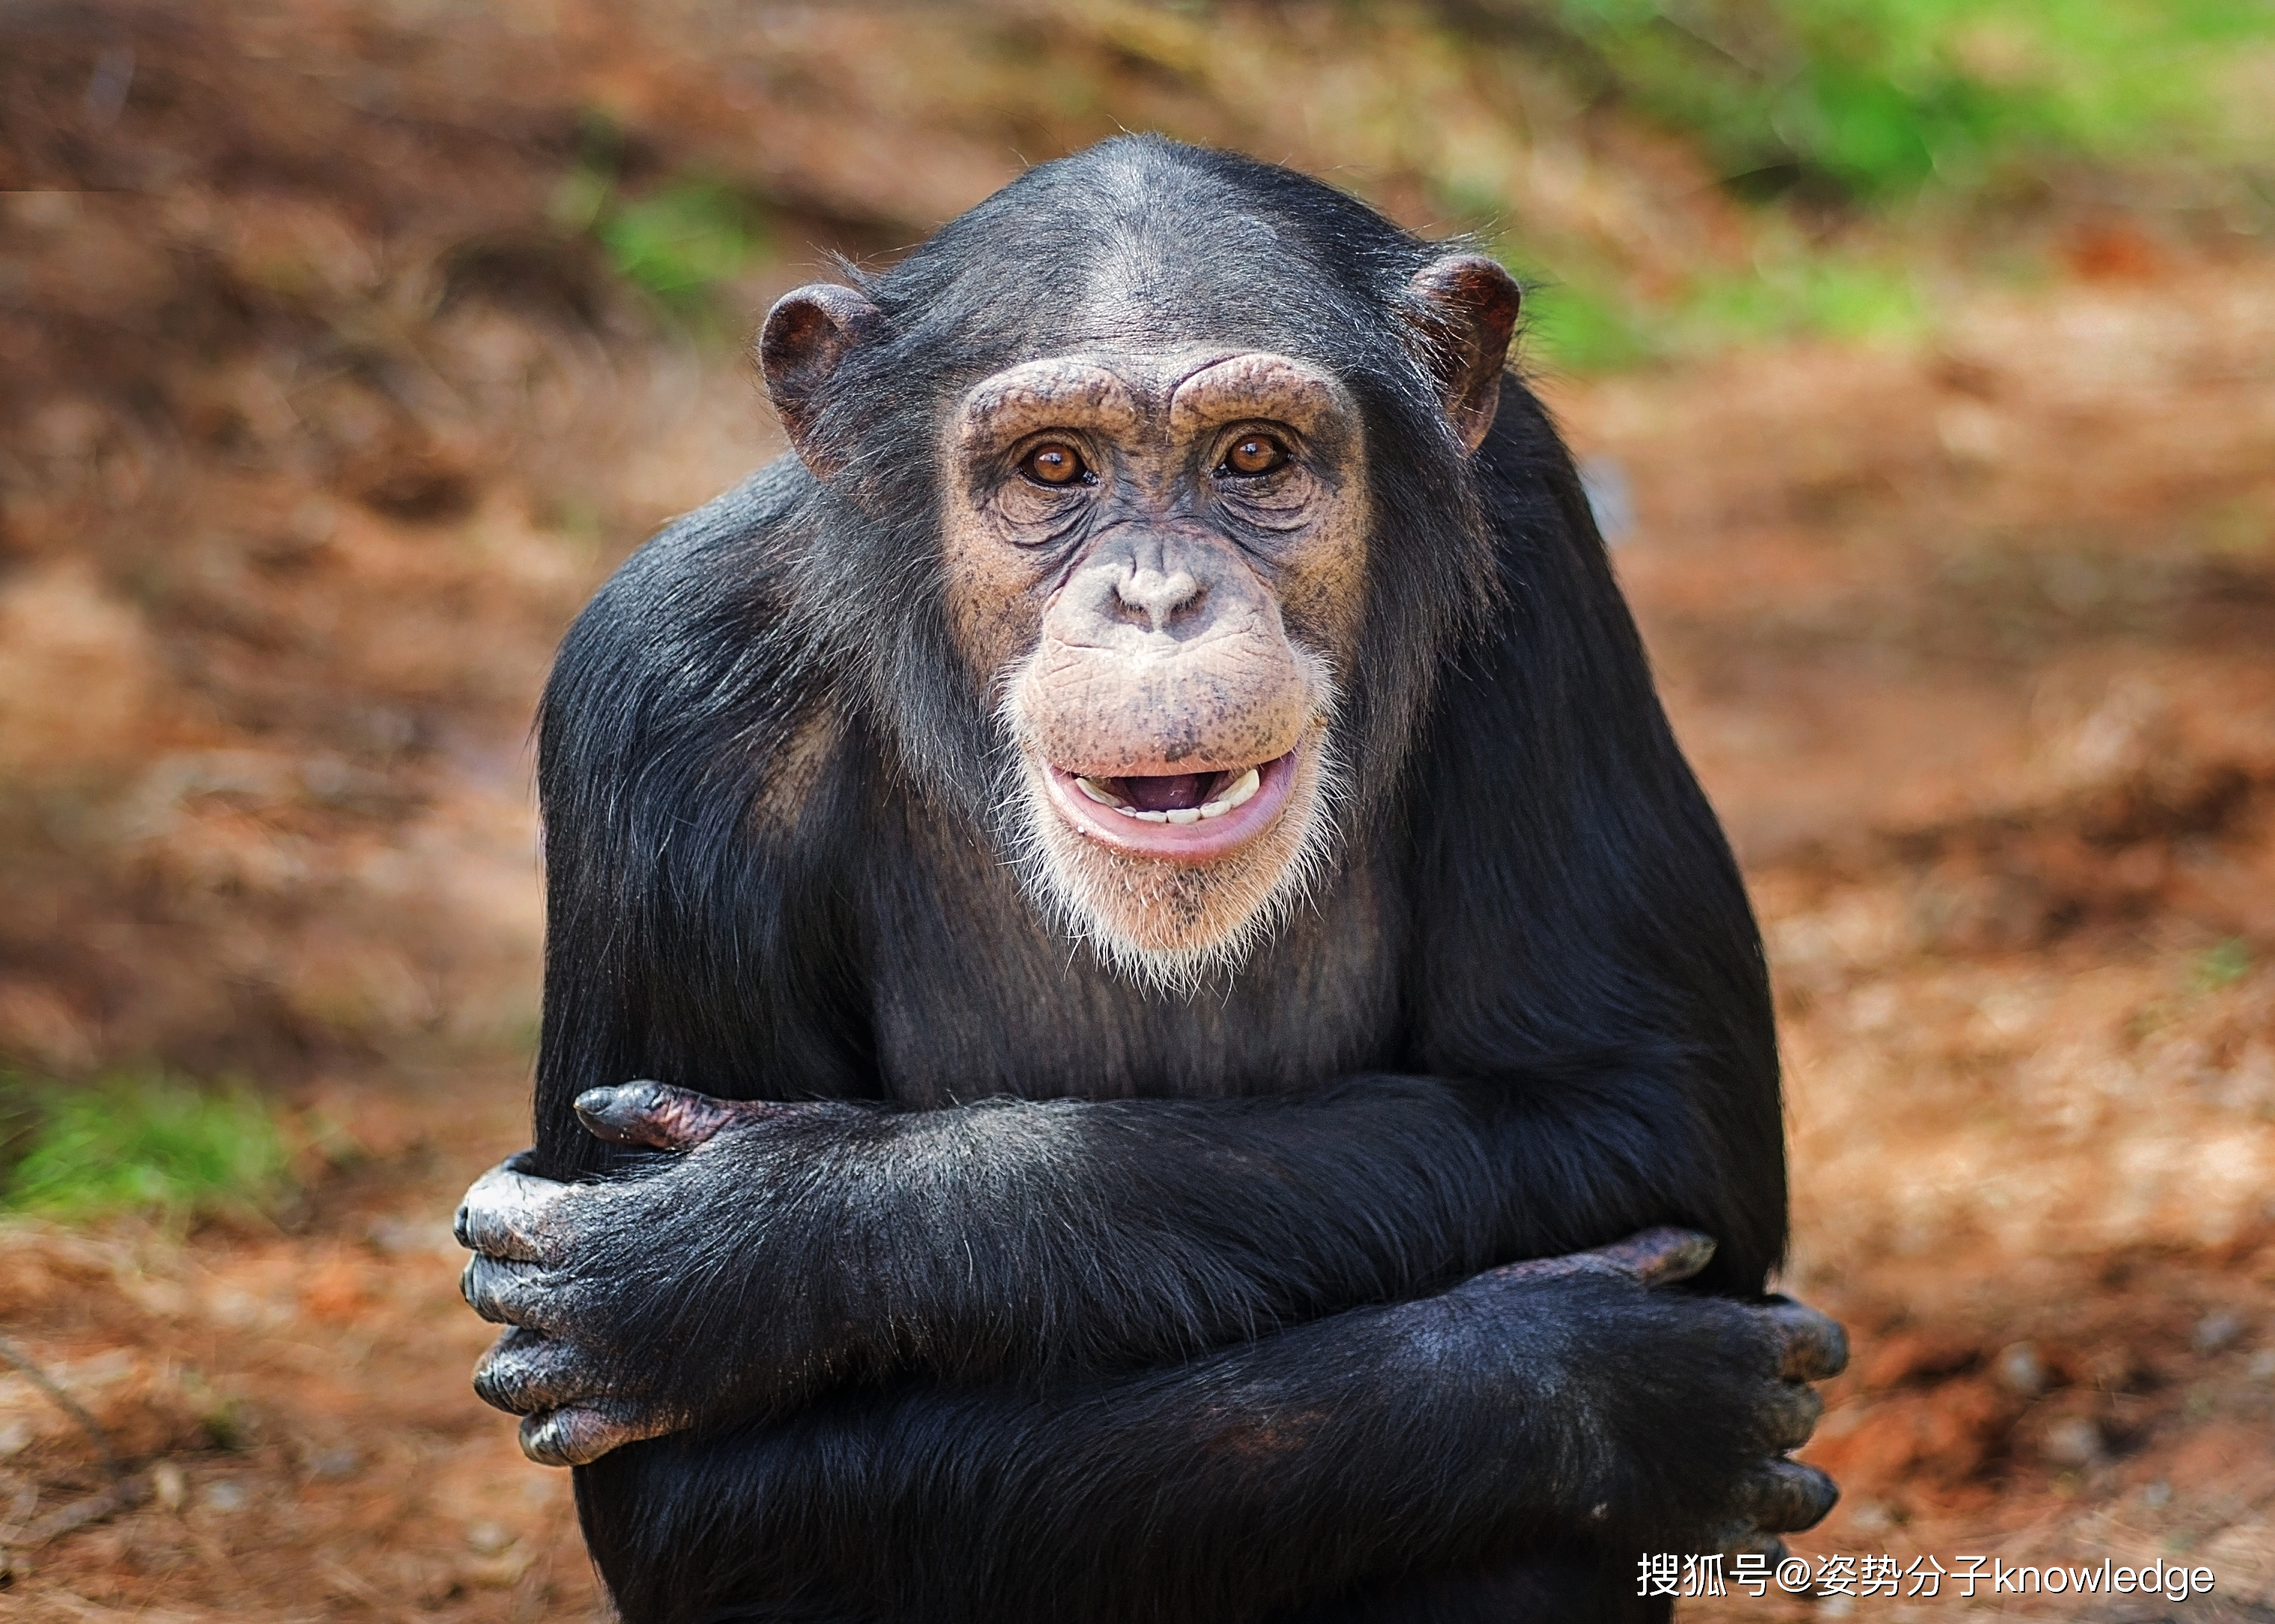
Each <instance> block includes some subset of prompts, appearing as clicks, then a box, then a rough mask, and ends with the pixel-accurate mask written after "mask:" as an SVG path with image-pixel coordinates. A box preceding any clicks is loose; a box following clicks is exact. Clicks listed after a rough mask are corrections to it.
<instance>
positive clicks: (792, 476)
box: [594, 456, 813, 615]
mask: <svg viewBox="0 0 2275 1624" xmlns="http://www.w3.org/2000/svg"><path fill="white" fill-rule="evenodd" d="M812 494H813V480H812V478H811V476H809V475H808V474H807V473H806V472H805V468H804V466H803V465H800V464H799V462H798V460H797V458H796V457H787V456H785V457H777V458H776V459H775V461H773V462H771V463H768V464H767V465H766V466H765V467H763V468H761V469H760V470H759V471H758V472H756V473H753V474H752V475H751V477H750V478H749V479H747V480H744V481H743V482H742V483H741V484H740V485H737V486H735V487H733V488H731V489H729V490H727V491H723V492H722V493H721V494H720V495H717V496H714V497H713V498H712V499H711V500H710V501H709V502H705V503H704V504H703V505H702V506H701V507H699V508H697V509H696V510H694V511H692V512H691V513H684V514H682V515H681V516H680V517H677V518H676V519H674V520H672V521H671V522H670V523H669V524H668V525H665V526H664V527H663V528H662V529H661V530H659V531H658V532H656V533H655V534H654V535H653V536H651V537H649V538H648V539H647V540H646V541H644V542H642V543H641V544H640V545H639V547H638V548H635V549H634V550H633V552H632V554H631V556H630V557H628V558H626V559H625V560H624V563H623V564H622V565H621V566H619V567H618V569H617V570H616V573H615V574H614V575H612V576H611V577H609V578H608V583H607V584H606V585H604V586H602V587H601V592H600V594H599V595H598V596H597V597H596V598H595V599H594V603H595V604H596V605H597V604H599V603H601V601H609V602H610V603H611V604H612V605H613V606H614V607H615V608H616V609H618V610H627V609H629V610H633V611H635V612H639V611H644V610H653V611H654V612H655V613H660V614H665V615H684V614H685V613H686V612H687V611H688V610H690V609H692V608H697V607H699V606H700V605H704V604H716V603H717V602H718V601H720V599H721V597H722V594H727V595H732V596H734V597H737V598H739V597H743V596H744V595H746V594H748V593H752V592H760V593H763V592H764V590H765V588H766V586H767V578H768V577H769V576H771V575H773V574H774V573H775V572H776V571H777V570H778V568H779V561H780V559H781V557H782V548H781V547H780V546H779V545H778V543H779V541H780V540H781V539H782V534H783V533H784V532H785V531H786V530H788V529H790V528H791V527H793V526H794V525H797V521H798V518H799V516H800V513H801V511H802V510H803V508H804V507H805V503H806V502H807V499H808V498H809V497H810V496H811V495H812Z"/></svg>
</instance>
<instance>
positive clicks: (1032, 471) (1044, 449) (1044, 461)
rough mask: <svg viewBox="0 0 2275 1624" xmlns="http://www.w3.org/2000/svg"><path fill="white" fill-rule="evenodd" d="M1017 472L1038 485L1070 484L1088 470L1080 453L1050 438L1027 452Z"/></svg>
mask: <svg viewBox="0 0 2275 1624" xmlns="http://www.w3.org/2000/svg"><path fill="white" fill-rule="evenodd" d="M1019 472H1022V473H1024V474H1025V475H1026V476H1027V477H1028V478H1029V479H1031V480H1034V481H1035V482H1036V483H1037V484H1039V485H1071V484H1073V483H1074V482H1075V481H1076V480H1079V479H1080V478H1082V476H1083V475H1084V474H1085V473H1087V472H1090V470H1089V469H1087V468H1085V467H1084V466H1083V462H1082V454H1081V453H1080V452H1078V451H1077V450H1076V449H1074V448H1073V447H1072V446H1070V445H1068V444H1066V443H1065V442H1062V441H1057V440H1052V441H1047V442H1045V443H1044V444H1041V445H1039V446H1037V447H1036V448H1035V449H1033V450H1032V451H1030V452H1028V453H1027V460H1026V461H1024V462H1023V463H1021V464H1020V465H1019Z"/></svg>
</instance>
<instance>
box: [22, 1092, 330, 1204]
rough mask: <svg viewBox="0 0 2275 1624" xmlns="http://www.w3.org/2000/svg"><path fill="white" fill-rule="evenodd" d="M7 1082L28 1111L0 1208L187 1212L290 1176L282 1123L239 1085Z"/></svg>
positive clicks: (250, 1194)
mask: <svg viewBox="0 0 2275 1624" xmlns="http://www.w3.org/2000/svg"><path fill="white" fill-rule="evenodd" d="M9 1093H10V1095H11V1098H12V1099H15V1100H17V1101H19V1102H22V1101H30V1102H32V1110H33V1115H32V1117H31V1121H30V1125H29V1126H28V1128H26V1129H23V1131H22V1132H21V1133H20V1135H19V1137H18V1138H17V1140H16V1141H15V1148H16V1150H17V1151H18V1152H19V1154H18V1155H17V1157H16V1159H15V1162H14V1165H13V1166H12V1167H10V1168H9V1169H8V1170H7V1172H6V1174H5V1175H4V1181H0V1209H4V1210H6V1211H10V1212H26V1213H35V1214H38V1215H41V1216H44V1217H51V1218H59V1219H66V1220H85V1219H91V1218H98V1217H102V1216H104V1215H106V1214H109V1213H112V1212H126V1211H142V1212H152V1213H155V1214H156V1215H159V1216H162V1217H165V1218H169V1219H185V1218H190V1217H194V1216H197V1215H200V1214H203V1213H208V1212H216V1211H221V1210H225V1209H231V1208H236V1209H259V1208H261V1207H264V1206H267V1205H270V1204H272V1203H273V1202H274V1201H275V1200H276V1198H277V1197H279V1196H280V1195H282V1194H283V1192H284V1190H286V1189H287V1187H288V1185H289V1182H290V1166H291V1149H290V1146H289V1144H288V1142H287V1137H286V1134H285V1131H284V1129H283V1124H282V1122H281V1121H280V1119H279V1117H278V1115H277V1114H276V1111H275V1109H274V1108H273V1107H270V1106H269V1105H268V1103H267V1102H265V1101H263V1100H262V1099H260V1098H258V1097H257V1096H255V1095H253V1094H252V1093H251V1092H249V1091H245V1090H242V1089H223V1090H206V1089H200V1088H194V1087H192V1086H190V1085H188V1084H181V1083H176V1082H170V1081H167V1080H164V1079H160V1078H138V1079H115V1080H112V1081H110V1082H106V1083H102V1084H94V1085H90V1086H87V1087H64V1086H63V1085H61V1084H48V1085H45V1086H44V1087H43V1088H42V1090H41V1091H37V1092H34V1091H32V1090H31V1089H30V1088H29V1087H28V1085H26V1084H24V1083H22V1082H20V1081H15V1082H12V1083H11V1087H10V1089H9ZM20 1120H21V1118H20V1116H19V1121H20Z"/></svg>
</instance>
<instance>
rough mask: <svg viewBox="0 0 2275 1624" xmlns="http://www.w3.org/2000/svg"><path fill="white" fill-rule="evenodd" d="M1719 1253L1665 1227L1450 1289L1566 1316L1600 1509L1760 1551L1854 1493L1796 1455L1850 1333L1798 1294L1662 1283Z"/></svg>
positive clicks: (1563, 1327)
mask: <svg viewBox="0 0 2275 1624" xmlns="http://www.w3.org/2000/svg"><path fill="white" fill-rule="evenodd" d="M1713 1254H1714V1243H1713V1242H1712V1240H1710V1239H1709V1238H1708V1237H1706V1236H1705V1235H1698V1234H1695V1233H1693V1232H1691V1231H1689V1230H1682V1229H1652V1230H1647V1231H1645V1232H1644V1234H1641V1235H1635V1236H1632V1237H1630V1238H1629V1239H1628V1240H1626V1241H1622V1242H1621V1243H1619V1244H1617V1245H1615V1246H1609V1247H1605V1248H1602V1249H1601V1250H1596V1251H1591V1252H1581V1253H1576V1254H1575V1255H1573V1256H1570V1257H1564V1258H1541V1259H1538V1260H1537V1261H1533V1262H1527V1263H1518V1264H1511V1265H1508V1266H1507V1267H1505V1268H1500V1269H1495V1270H1493V1271H1491V1272H1490V1273H1485V1274H1483V1275H1479V1276H1478V1277H1477V1278H1476V1279H1474V1280H1469V1281H1466V1282H1464V1283H1463V1285H1461V1286H1459V1287H1457V1288H1455V1290H1454V1291H1453V1292H1452V1293H1450V1294H1448V1295H1449V1296H1452V1297H1457V1298H1458V1297H1464V1296H1472V1295H1474V1296H1476V1297H1481V1298H1484V1299H1485V1300H1486V1301H1488V1302H1491V1303H1494V1305H1495V1306H1496V1307H1497V1308H1498V1309H1499V1310H1500V1311H1503V1312H1508V1313H1515V1314H1520V1315H1524V1316H1526V1317H1528V1318H1532V1319H1535V1320H1538V1319H1539V1318H1546V1319H1548V1320H1551V1321H1553V1322H1554V1323H1556V1324H1557V1325H1558V1326H1559V1333H1558V1340H1559V1341H1562V1342H1564V1343H1565V1344H1566V1346H1567V1349H1568V1353H1567V1356H1566V1357H1565V1358H1563V1359H1561V1360H1559V1361H1558V1363H1559V1364H1560V1366H1561V1367H1562V1369H1563V1370H1564V1371H1565V1372H1566V1375H1567V1379H1568V1381H1569V1383H1570V1386H1568V1387H1567V1388H1566V1389H1565V1392H1566V1394H1568V1395H1569V1397H1570V1398H1572V1399H1576V1400H1579V1401H1580V1409H1582V1411H1583V1413H1584V1415H1585V1417H1586V1420H1585V1431H1587V1432H1588V1433H1589V1434H1591V1437H1590V1438H1588V1439H1586V1440H1585V1443H1586V1444H1588V1445H1592V1446H1593V1447H1591V1448H1586V1449H1585V1450H1584V1453H1586V1454H1590V1455H1592V1456H1593V1457H1594V1459H1593V1461H1592V1462H1591V1466H1590V1468H1589V1470H1588V1475H1589V1476H1590V1477H1593V1478H1594V1479H1596V1483H1597V1487H1596V1489H1595V1490H1594V1491H1593V1492H1595V1493H1596V1494H1597V1495H1598V1496H1599V1498H1597V1499H1594V1500H1593V1501H1591V1502H1585V1503H1591V1504H1592V1505H1593V1506H1594V1507H1595V1514H1596V1516H1597V1517H1598V1518H1599V1519H1600V1520H1601V1521H1602V1522H1606V1523H1617V1524H1621V1525H1624V1526H1625V1527H1626V1528H1627V1529H1628V1530H1643V1531H1645V1532H1648V1533H1650V1534H1651V1535H1653V1536H1654V1537H1659V1538H1661V1539H1662V1540H1664V1539H1666V1538H1667V1537H1672V1534H1673V1533H1674V1531H1677V1530H1679V1531H1681V1533H1682V1535H1683V1536H1684V1537H1688V1538H1689V1539H1690V1540H1691V1541H1693V1542H1695V1543H1694V1544H1693V1545H1692V1546H1691V1547H1690V1548H1692V1549H1696V1550H1701V1551H1712V1550H1743V1549H1759V1548H1762V1547H1763V1546H1765V1545H1774V1544H1775V1537H1776V1536H1777V1535H1779V1534H1788V1533H1795V1532H1798V1531H1799V1530H1803V1529H1806V1528H1810V1527H1813V1526H1815V1525H1816V1523H1817V1522H1819V1521H1820V1520H1822V1519H1823V1517H1824V1516H1825V1513H1827V1512H1828V1511H1830V1510H1832V1509H1833V1502H1834V1501H1835V1500H1837V1499H1839V1498H1840V1491H1839V1490H1838V1489H1837V1488H1836V1487H1835V1486H1834V1485H1833V1480H1832V1478H1830V1477H1826V1476H1825V1474H1824V1473H1823V1472H1821V1471H1819V1470H1818V1469H1816V1468H1815V1467H1813V1466H1805V1465H1803V1464H1802V1463H1801V1462H1797V1461H1794V1460H1791V1459H1788V1454H1789V1452H1790V1451H1792V1450H1795V1449H1797V1448H1799V1447H1800V1446H1802V1445H1803V1444H1804V1443H1806V1442H1807V1441H1808V1440H1809V1436H1810V1432H1811V1431H1813V1430H1814V1429H1815V1427H1816V1425H1817V1418H1818V1414H1819V1413H1820V1412H1821V1411H1822V1409H1823V1408H1824V1405H1823V1401H1821V1400H1820V1399H1819V1398H1818V1395H1817V1392H1816V1389H1815V1388H1814V1387H1812V1386H1810V1384H1811V1383H1812V1382H1817V1381H1821V1380H1823V1379H1825V1378H1827V1377H1831V1376H1836V1375H1838V1374H1840V1371H1841V1369H1842V1367H1843V1366H1845V1365H1846V1364H1847V1363H1848V1337H1847V1335H1846V1334H1845V1333H1843V1332H1842V1331H1841V1329H1840V1326H1838V1325H1836V1324H1835V1323H1833V1321H1832V1320H1831V1319H1828V1318H1825V1316H1824V1315H1822V1314H1820V1313H1818V1312H1817V1311H1815V1310H1814V1309H1810V1308H1804V1307H1803V1305H1802V1304H1800V1303H1795V1302H1793V1301H1792V1300H1790V1299H1789V1298H1785V1297H1770V1298H1767V1299H1765V1300H1763V1301H1760V1302H1757V1303H1742V1302H1735V1301H1733V1300H1731V1299H1728V1298H1725V1297H1705V1296H1696V1295H1689V1294H1687V1293H1682V1292H1672V1291H1664V1290H1658V1289H1654V1288H1659V1287H1665V1286H1669V1285H1673V1284H1674V1283H1675V1282H1677V1281H1680V1280H1687V1279H1689V1277H1690V1276H1691V1275H1693V1274H1696V1273H1697V1272H1698V1271H1699V1270H1700V1269H1702V1268H1704V1266H1705V1265H1706V1263H1707V1260H1708V1259H1709V1258H1712V1256H1713ZM1652 1548H1653V1549H1660V1548H1672V1547H1671V1546H1664V1545H1655V1546H1653V1547H1652Z"/></svg>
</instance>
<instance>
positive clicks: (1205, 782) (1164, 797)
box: [1074, 767, 1264, 824]
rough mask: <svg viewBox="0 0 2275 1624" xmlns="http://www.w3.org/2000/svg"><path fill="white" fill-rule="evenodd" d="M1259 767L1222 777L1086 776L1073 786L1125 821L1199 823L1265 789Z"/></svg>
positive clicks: (1230, 771)
mask: <svg viewBox="0 0 2275 1624" xmlns="http://www.w3.org/2000/svg"><path fill="white" fill-rule="evenodd" d="M1263 782H1264V776H1263V773H1262V770H1261V769H1260V768H1258V767H1237V768H1228V769H1226V770H1225V771H1223V772H1221V773H1171V774H1163V775H1161V776H1159V777H1145V778H1082V777H1077V778H1076V779H1075V781H1074V787H1075V788H1076V789H1079V790H1081V791H1082V792H1083V793H1084V794H1085V795H1086V796H1088V797H1090V798H1091V799H1092V800H1093V801H1096V802H1097V803H1098V804H1100V806H1110V807H1112V808H1113V809H1114V810H1115V812H1120V813H1122V815H1123V816H1125V817H1130V818H1135V819H1137V820H1138V821H1139V822H1141V823H1176V824H1185V823H1198V822H1199V821H1201V820H1203V819H1204V818H1221V817H1223V816H1224V815H1225V813H1227V812H1231V811H1232V810H1233V809H1234V808H1236V807H1239V806H1244V805H1246V804H1248V802H1249V800H1250V799H1251V797H1253V796H1254V795H1255V794H1256V791H1257V790H1258V789H1259V788H1261V787H1262V785H1263Z"/></svg>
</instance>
